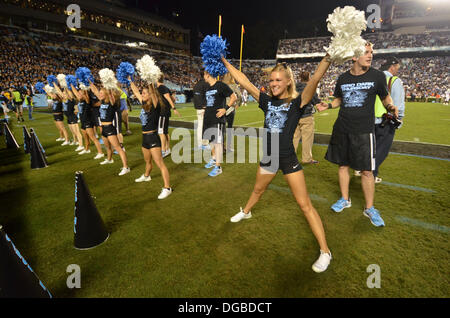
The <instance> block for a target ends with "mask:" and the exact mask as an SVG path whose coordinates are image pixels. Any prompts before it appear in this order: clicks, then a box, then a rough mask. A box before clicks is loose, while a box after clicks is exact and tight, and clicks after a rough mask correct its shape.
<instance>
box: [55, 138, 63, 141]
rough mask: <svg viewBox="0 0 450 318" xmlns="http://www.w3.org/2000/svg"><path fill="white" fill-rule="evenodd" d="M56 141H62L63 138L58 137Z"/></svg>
mask: <svg viewBox="0 0 450 318" xmlns="http://www.w3.org/2000/svg"><path fill="white" fill-rule="evenodd" d="M56 141H64V138H61V137H59V138H58V139H56Z"/></svg>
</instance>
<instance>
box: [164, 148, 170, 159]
mask: <svg viewBox="0 0 450 318" xmlns="http://www.w3.org/2000/svg"><path fill="white" fill-rule="evenodd" d="M168 155H170V149H169V150H167V151H163V153H162V157H163V158H165V157H167V156H168Z"/></svg>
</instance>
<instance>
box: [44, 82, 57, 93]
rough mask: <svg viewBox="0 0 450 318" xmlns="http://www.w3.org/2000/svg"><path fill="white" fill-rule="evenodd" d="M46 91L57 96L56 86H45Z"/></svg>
mask: <svg viewBox="0 0 450 318" xmlns="http://www.w3.org/2000/svg"><path fill="white" fill-rule="evenodd" d="M44 91H45V92H46V93H48V94H56V88H55V87H54V86H50V85H49V84H47V85H45V89H44Z"/></svg>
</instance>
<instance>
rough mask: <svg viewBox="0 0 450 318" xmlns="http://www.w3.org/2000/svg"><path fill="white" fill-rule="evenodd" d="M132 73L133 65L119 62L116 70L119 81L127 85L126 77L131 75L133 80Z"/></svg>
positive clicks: (128, 82) (128, 83)
mask: <svg viewBox="0 0 450 318" xmlns="http://www.w3.org/2000/svg"><path fill="white" fill-rule="evenodd" d="M133 74H134V66H133V65H132V64H130V63H128V62H122V63H120V64H119V67H118V68H117V71H116V76H117V80H118V81H119V82H120V83H122V84H127V85H130V81H129V80H128V77H129V76H131V79H132V80H133Z"/></svg>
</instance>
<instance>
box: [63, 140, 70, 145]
mask: <svg viewBox="0 0 450 318" xmlns="http://www.w3.org/2000/svg"><path fill="white" fill-rule="evenodd" d="M67 145H70V142H68V141H67V140H66V141H64V142H63V143H62V144H61V146H67Z"/></svg>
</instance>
